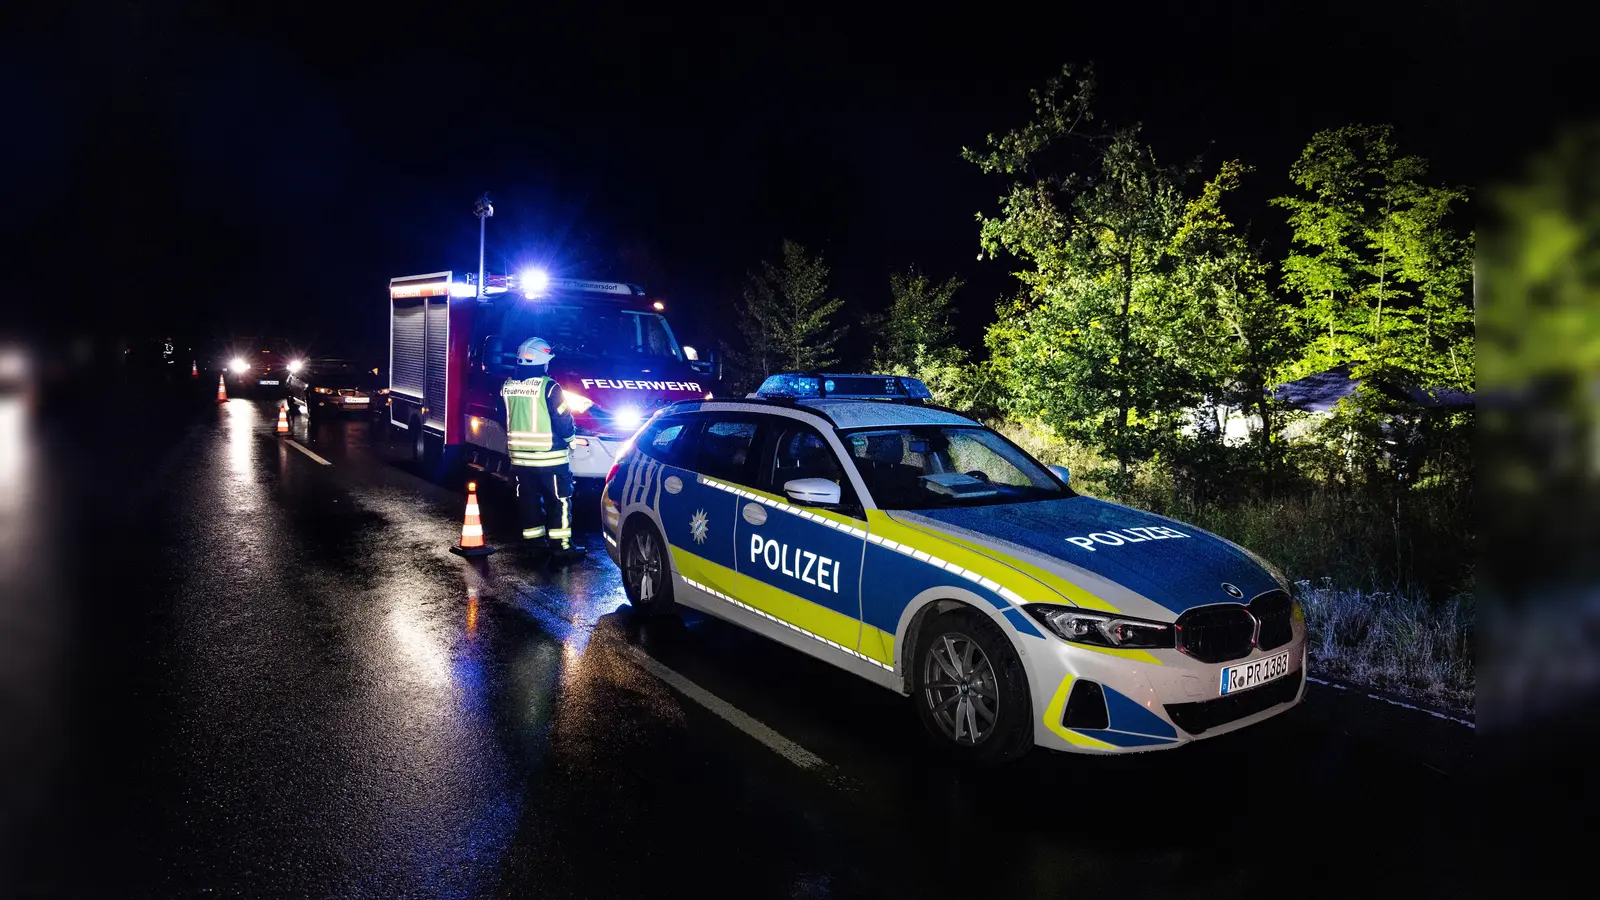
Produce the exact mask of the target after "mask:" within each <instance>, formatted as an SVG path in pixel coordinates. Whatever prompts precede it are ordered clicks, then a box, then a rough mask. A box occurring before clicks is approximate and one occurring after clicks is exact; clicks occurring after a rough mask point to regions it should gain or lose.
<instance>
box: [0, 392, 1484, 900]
mask: <svg viewBox="0 0 1600 900" xmlns="http://www.w3.org/2000/svg"><path fill="white" fill-rule="evenodd" d="M185 387H186V386H185V385H181V384H180V385H179V386H178V388H176V389H174V390H173V391H171V394H170V396H164V397H158V398H157V399H153V400H152V399H149V396H148V394H141V395H139V396H141V398H143V399H142V400H141V402H140V403H138V404H130V405H129V406H128V407H124V408H123V411H122V412H121V413H120V414H119V416H120V418H118V420H117V422H116V425H117V427H119V428H120V427H123V426H127V427H129V428H135V427H136V428H137V429H138V430H137V431H136V432H129V433H131V434H136V435H138V436H137V437H133V438H132V439H131V440H129V441H127V442H126V445H125V449H124V450H123V452H119V453H115V454H107V453H105V452H103V450H104V448H101V447H97V446H94V445H86V444H84V443H83V442H82V441H81V440H80V439H79V438H81V433H80V432H79V431H78V430H76V429H77V428H78V423H79V422H81V420H80V419H76V418H75V417H73V416H58V417H55V418H53V419H50V420H44V419H38V418H37V417H35V418H34V419H30V418H29V414H28V413H27V412H26V411H25V410H21V409H20V408H15V409H14V408H13V406H14V404H13V406H6V405H3V404H0V417H4V416H12V417H13V418H10V419H5V418H0V426H5V427H4V428H0V435H3V438H0V439H3V440H5V441H6V442H7V444H6V445H5V446H4V447H3V448H0V529H3V531H0V536H3V538H4V542H3V547H4V555H3V556H0V585H3V587H4V594H3V596H4V604H3V606H0V628H3V630H0V642H3V643H0V676H3V684H4V685H5V687H6V692H5V694H4V696H3V699H4V706H3V707H0V716H3V717H4V718H0V732H4V733H5V734H7V735H8V737H7V739H6V741H5V743H4V745H3V746H4V754H5V755H4V757H3V760H0V761H3V763H4V765H5V771H6V772H7V779H6V783H5V787H4V794H3V795H0V799H3V800H4V801H5V807H6V809H7V810H8V814H7V816H6V817H5V819H4V827H5V831H4V832H0V837H3V838H4V843H3V845H0V846H3V847H4V848H5V851H4V852H5V855H4V856H0V866H3V868H0V874H3V875H5V876H7V877H6V878H5V880H3V881H0V884H8V883H9V884H18V885H21V886H22V890H20V891H19V893H20V894H22V895H32V894H38V895H61V896H90V895H96V896H99V895H104V896H175V897H189V896H308V897H345V896H370V897H401V896H419V897H435V896H439V897H465V896H526V897H541V898H554V897H634V896H739V897H946V896H951V897H956V896H960V897H1050V896H1063V897H1064V896H1085V895H1106V894H1114V895H1117V896H1173V895H1177V894H1182V895H1185V896H1229V897H1264V896H1268V895H1273V896H1284V895H1288V894H1310V895H1318V896H1323V895H1342V896H1348V895H1351V894H1354V893H1361V894H1381V895H1408V896H1423V895H1426V896H1435V895H1437V896H1459V895H1460V894H1461V893H1463V892H1464V891H1465V892H1468V893H1470V892H1471V891H1470V890H1466V889H1468V888H1470V887H1471V886H1473V885H1474V884H1475V881H1474V879H1475V875H1474V872H1473V869H1472V868H1471V867H1470V866H1463V865H1460V864H1459V863H1458V861H1464V860H1471V859H1473V858H1474V854H1475V853H1476V852H1477V845H1478V837H1477V829H1476V827H1475V816H1474V810H1473V806H1474V803H1475V798H1474V797H1473V796H1472V793H1471V791H1470V790H1469V789H1468V788H1467V784H1468V783H1469V781H1468V779H1470V778H1471V777H1472V772H1473V769H1474V765H1475V763H1474V758H1473V747H1472V737H1471V732H1470V731H1469V730H1467V729H1464V728H1463V727H1462V726H1459V725H1454V724H1451V723H1448V722H1443V721H1440V720H1437V719H1433V718H1431V717H1428V716H1425V715H1420V714H1417V713H1414V712H1411V711H1408V710H1403V709H1398V708H1395V707H1392V706H1388V705H1384V704H1379V703H1374V702H1372V701H1369V700H1366V699H1364V698H1362V697H1359V696H1357V695H1354V694H1350V693H1348V692H1339V691H1333V690H1329V689H1325V688H1320V687H1317V686H1315V685H1314V686H1313V688H1312V691H1311V693H1310V695H1309V697H1308V700H1307V702H1306V703H1305V704H1304V705H1303V706H1302V707H1301V708H1299V709H1297V710H1295V711H1293V712H1292V713H1290V714H1288V715H1285V716H1282V717H1279V718H1278V719H1275V720H1273V721H1272V722H1270V723H1267V724H1265V725H1262V726H1260V727H1257V728H1255V729H1251V730H1247V731H1245V732H1241V733H1238V734H1234V735H1229V736H1226V737H1222V738H1218V739H1215V740H1211V741H1206V742H1202V743H1200V744H1197V745H1194V746H1191V747H1187V748H1183V749H1180V750H1177V751H1173V752H1168V753H1158V754H1148V755H1141V756H1132V757H1122V758H1116V759H1093V758H1085V757H1078V756H1065V755H1055V754H1050V753H1046V752H1043V751H1035V752H1034V753H1032V754H1030V755H1029V756H1028V757H1026V758H1025V759H1024V760H1022V761H1021V762H1020V763H1018V764H1015V765H1013V766H1010V767H1007V768H1004V769H1001V770H997V771H976V772H974V771H963V770H959V769H953V768H951V767H950V766H948V765H946V764H945V763H943V762H941V761H940V760H939V759H938V758H937V757H936V756H935V755H934V754H933V753H932V752H930V749H929V747H928V746H927V745H926V744H925V742H924V739H923V736H922V734H921V731H920V726H919V725H918V723H917V721H916V717H915V715H914V712H913V710H912V709H911V707H910V705H909V703H908V702H906V701H904V700H902V699H901V698H898V697H896V696H895V695H892V694H890V693H888V692H885V691H883V690H882V689H880V688H876V687H873V686H871V685H868V684H866V683H864V682H861V681H860V680H858V679H855V678H854V677H852V676H850V675H847V674H844V673H842V672H839V671H836V670H833V669H831V668H830V667H828V666H826V665H824V664H822V663H819V662H815V661H813V660H811V659H809V658H807V657H804V656H801V655H799V654H797V653H794V652H791V651H789V650H787V649H784V648H781V647H779V646H777V645H775V644H772V643H769V642H767V641H764V640H763V639H761V638H758V637H755V636H753V635H749V634H745V633H743V632H740V631H737V630H736V629H733V628H731V627H729V626H726V625H724V624H722V623H720V622H717V621H715V620H705V619H701V618H697V617H687V616H686V617H684V618H683V619H669V620H664V621H652V622H641V621H639V620H636V619H635V618H634V617H633V616H632V615H631V610H630V608H629V607H628V606H627V604H626V602H625V600H624V598H623V593H622V589H621V586H620V583H619V580H618V573H617V571H616V569H615V567H614V566H613V565H612V564H611V562H610V561H609V560H608V559H607V558H606V556H605V554H604V552H603V548H602V546H601V544H600V538H599V535H598V533H597V532H595V531H594V527H595V522H596V519H597V515H596V511H595V510H594V509H587V510H586V512H585V513H584V514H583V516H582V517H581V518H580V520H579V523H578V524H579V526H580V527H581V528H583V529H585V532H584V539H585V541H586V542H587V543H590V544H591V545H592V552H591V555H590V556H589V558H588V559H587V560H585V561H583V562H582V563H579V564H576V565H574V566H571V567H569V568H566V569H560V568H554V569H552V568H550V567H549V566H547V565H543V564H540V563H538V562H536V561H532V560H529V559H525V558H522V557H520V556H519V555H518V554H515V553H511V552H502V553H500V554H498V555H495V556H493V557H490V558H489V559H487V560H483V561H477V562H470V563H469V562H467V561H464V560H462V559H459V558H457V557H456V556H453V555H451V554H450V553H448V552H447V548H448V547H449V546H450V545H451V544H452V543H453V542H454V540H455V539H456V537H457V536H458V534H459V528H460V523H461V513H462V500H463V498H462V494H461V492H460V490H459V485H448V484H437V483H434V482H432V481H429V480H427V479H424V478H422V477H419V475H418V474H417V473H414V472H413V471H411V470H410V469H409V467H408V466H407V465H406V464H404V463H402V462H401V461H400V456H401V446H400V444H399V442H396V443H395V445H394V446H390V445H389V443H388V441H387V439H386V434H385V432H384V431H383V429H381V428H375V427H373V426H371V425H370V424H369V423H366V422H362V421H343V422H329V423H322V424H319V425H318V426H317V427H316V428H315V429H308V426H307V423H305V422H303V421H302V422H296V423H295V435H294V437H295V439H296V441H297V442H298V443H300V444H301V445H303V446H304V447H305V448H307V449H309V450H310V451H312V453H314V454H316V455H317V456H320V457H321V458H322V459H323V460H325V461H326V462H327V463H328V464H327V465H324V464H322V463H321V462H319V461H317V460H316V459H314V458H313V457H312V455H311V454H308V453H305V452H302V451H301V450H300V449H297V448H296V447H295V446H293V445H291V444H290V443H288V442H287V441H285V440H283V439H281V438H279V437H277V436H275V435H274V434H273V433H272V426H273V424H274V415H275V414H274V412H273V411H272V408H271V407H270V406H268V405H266V404H258V403H253V402H250V401H247V400H243V399H235V400H231V401H229V402H228V403H226V404H223V405H220V406H219V405H217V404H214V403H210V402H196V401H195V399H194V397H193V396H192V395H190V394H188V393H186V391H185ZM201 393H204V392H203V391H202V392H201ZM0 399H3V398H0ZM69 437H71V438H72V439H71V440H68V438H69ZM73 474H76V475H77V477H71V476H72V475H73ZM591 499H592V498H591ZM483 506H484V520H485V526H486V529H487V532H488V535H489V540H490V542H491V543H507V542H509V541H510V540H511V538H512V536H513V534H514V533H515V530H516V528H517V525H516V522H515V521H514V510H513V507H512V505H511V503H510V498H509V496H508V495H507V492H506V491H505V490H503V489H501V488H499V487H498V486H497V485H495V484H493V483H486V487H485V489H484V496H483ZM58 598H59V602H56V601H57V600H58ZM641 656H643V657H646V658H647V659H646V661H645V662H642V663H641V662H640V661H639V658H640V657H641ZM662 667H665V671H669V672H671V673H676V677H678V678H680V679H687V680H688V681H691V682H693V684H694V685H697V686H698V687H699V688H700V689H702V690H703V691H704V692H707V693H709V694H710V695H714V697H715V698H717V701H718V702H720V703H724V704H727V705H729V706H731V707H732V708H734V709H736V710H738V711H739V713H742V714H743V715H744V716H748V717H750V718H752V719H754V720H757V721H759V722H760V723H762V724H763V725H764V726H766V727H768V728H770V729H771V730H772V731H774V732H776V733H777V734H779V735H781V736H782V738H784V739H787V740H788V741H791V742H793V743H795V744H798V745H799V746H800V747H803V748H804V749H805V750H806V751H809V752H810V754H813V755H814V756H815V757H817V758H819V759H820V760H821V761H822V765H820V766H818V767H803V766H799V765H796V764H795V763H794V762H793V761H791V760H790V759H789V758H786V757H785V756H784V755H781V754H780V753H777V752H774V750H773V749H771V748H770V747H769V746H768V745H767V744H764V743H762V742H761V741H758V740H756V739H755V738H753V737H751V736H750V735H749V734H747V733H745V732H744V731H741V730H740V729H739V728H737V727H735V725H733V724H731V723H730V722H729V721H728V720H727V719H726V718H724V717H722V716H719V715H717V714H716V713H714V712H713V711H712V710H710V709H708V708H707V707H706V706H704V705H702V704H701V703H699V702H696V701H695V700H694V699H691V698H690V697H688V696H686V695H685V694H684V693H683V692H682V691H680V690H679V689H678V688H676V687H674V686H672V685H669V684H668V683H666V682H665V681H663V680H662V678H661V677H658V674H657V673H659V672H661V671H663V669H662ZM650 669H654V670H655V671H654V672H652V671H649V670H650ZM1478 886H1480V887H1481V884H1479V885H1478ZM0 893H3V892H0Z"/></svg>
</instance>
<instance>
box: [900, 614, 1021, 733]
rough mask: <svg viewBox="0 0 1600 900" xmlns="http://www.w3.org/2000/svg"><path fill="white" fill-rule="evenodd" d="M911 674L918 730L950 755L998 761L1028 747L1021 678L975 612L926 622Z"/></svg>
mask: <svg viewBox="0 0 1600 900" xmlns="http://www.w3.org/2000/svg"><path fill="white" fill-rule="evenodd" d="M911 675H912V678H913V679H914V686H915V690H914V691H913V698H914V700H915V701H916V704H917V712H918V714H919V716H920V717H921V719H922V724H923V726H924V727H926V728H927V729H928V733H929V734H930V735H932V736H933V737H934V739H935V740H936V741H938V742H939V744H940V745H941V746H943V747H944V748H945V750H946V751H947V752H949V753H951V754H952V755H954V756H956V757H957V758H959V759H963V760H969V761H973V762H981V763H997V762H1004V761H1006V760H1009V759H1014V758H1015V757H1018V756H1021V755H1022V754H1023V753H1026V752H1027V751H1028V749H1029V748H1030V747H1032V746H1033V726H1032V722H1031V710H1032V703H1031V701H1030V700H1029V698H1028V679H1027V675H1026V674H1025V673H1024V672H1023V670H1022V663H1021V661H1020V660H1018V658H1017V653H1016V651H1015V650H1013V649H1012V647H1011V642H1010V640H1009V639H1008V638H1007V637H1006V636H1005V633H1004V632H1002V631H1001V630H1000V629H999V628H998V627H997V626H996V625H995V624H994V623H993V622H991V621H989V619H988V618H987V617H985V616H984V615H983V614H982V613H978V612H974V611H970V610H952V611H950V612H945V613H940V614H939V615H937V616H935V617H934V618H933V619H932V620H930V621H929V622H927V623H925V624H924V625H923V626H922V631H921V634H920V636H919V639H918V641H917V653H916V659H915V662H914V664H913V670H912V673H911Z"/></svg>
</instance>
